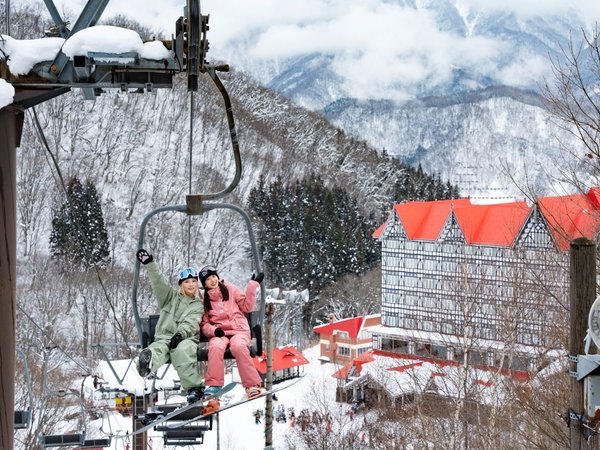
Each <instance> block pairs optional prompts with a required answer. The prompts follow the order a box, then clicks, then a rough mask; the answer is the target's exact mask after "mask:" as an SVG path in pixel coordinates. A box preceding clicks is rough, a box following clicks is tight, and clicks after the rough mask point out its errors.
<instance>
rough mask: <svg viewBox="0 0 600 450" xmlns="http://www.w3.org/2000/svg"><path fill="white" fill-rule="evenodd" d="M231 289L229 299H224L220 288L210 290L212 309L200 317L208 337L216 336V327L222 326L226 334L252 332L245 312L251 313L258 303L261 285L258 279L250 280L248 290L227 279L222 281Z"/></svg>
mask: <svg viewBox="0 0 600 450" xmlns="http://www.w3.org/2000/svg"><path fill="white" fill-rule="evenodd" d="M222 283H224V284H225V286H226V287H227V290H228V291H229V300H226V301H223V294H221V290H220V289H219V288H215V289H211V290H209V291H208V298H209V299H210V306H211V308H210V310H209V311H205V312H204V314H203V315H202V318H201V319H200V329H201V330H202V334H204V336H206V337H207V338H211V337H214V336H215V329H216V328H221V329H222V330H223V331H224V332H225V336H231V335H234V334H237V333H239V332H247V333H248V334H250V326H249V325H248V320H247V319H246V316H245V315H244V313H249V312H250V311H252V310H253V309H254V306H255V305H256V291H257V290H258V288H259V287H260V284H258V283H257V282H256V281H253V280H250V281H248V284H247V285H246V292H245V293H244V292H242V290H241V289H240V288H239V287H237V286H235V285H233V284H231V283H228V282H226V281H222Z"/></svg>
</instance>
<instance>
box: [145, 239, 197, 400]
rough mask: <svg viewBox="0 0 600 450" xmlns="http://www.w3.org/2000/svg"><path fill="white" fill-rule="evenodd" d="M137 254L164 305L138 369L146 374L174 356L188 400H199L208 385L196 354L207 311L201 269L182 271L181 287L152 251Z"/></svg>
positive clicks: (172, 359) (180, 276) (161, 304)
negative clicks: (201, 292) (202, 297)
mask: <svg viewBox="0 0 600 450" xmlns="http://www.w3.org/2000/svg"><path fill="white" fill-rule="evenodd" d="M136 257H137V259H138V260H139V261H140V262H141V263H142V264H143V265H144V267H146V269H147V270H148V276H149V278H150V284H151V285H152V290H153V292H154V295H155V296H156V299H157V301H158V306H159V307H160V317H159V319H158V323H157V324H156V332H155V335H154V342H152V343H151V344H150V345H149V346H148V347H146V348H145V349H143V350H142V351H141V352H140V355H139V357H138V365H137V369H138V372H139V374H140V375H141V376H142V377H146V376H148V375H149V374H150V373H153V372H155V371H156V370H157V369H158V368H159V367H161V366H162V365H163V364H165V363H166V362H167V361H168V359H169V358H170V359H171V363H172V364H173V367H175V370H177V374H178V375H179V378H180V380H181V387H183V388H184V389H185V390H186V391H187V392H188V397H187V400H188V402H190V403H193V402H196V401H198V400H200V399H201V398H202V396H203V388H204V383H203V380H202V377H200V373H199V371H198V360H197V356H196V349H197V347H198V342H199V334H198V321H199V320H200V317H201V316H202V313H203V312H204V308H203V305H202V302H201V301H200V299H199V297H198V272H197V270H196V269H195V268H193V267H188V268H186V269H183V270H182V271H180V272H179V288H174V287H172V286H171V285H170V283H169V282H168V280H167V279H166V278H165V276H164V275H163V274H162V273H161V272H160V269H159V267H158V264H157V263H155V262H154V258H153V257H152V255H151V254H150V253H148V252H147V251H146V250H145V249H140V250H138V252H137V254H136Z"/></svg>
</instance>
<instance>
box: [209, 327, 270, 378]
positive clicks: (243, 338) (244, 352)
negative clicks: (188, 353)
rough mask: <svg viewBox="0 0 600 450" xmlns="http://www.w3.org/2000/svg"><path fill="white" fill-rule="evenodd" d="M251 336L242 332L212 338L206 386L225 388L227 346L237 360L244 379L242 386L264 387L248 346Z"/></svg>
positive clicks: (241, 376)
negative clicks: (224, 360)
mask: <svg viewBox="0 0 600 450" xmlns="http://www.w3.org/2000/svg"><path fill="white" fill-rule="evenodd" d="M249 343H250V336H249V335H248V332H247V331H242V332H240V333H238V334H234V335H232V336H223V337H216V336H215V337H212V338H210V340H209V341H208V369H207V370H206V375H205V376H204V385H205V386H223V385H224V384H225V364H224V362H223V359H224V355H225V350H226V349H227V344H229V348H230V350H231V354H232V355H233V357H234V358H235V362H236V363H237V368H238V371H239V373H240V378H241V379H242V386H244V387H250V386H255V385H262V379H261V377H260V375H259V374H258V372H257V370H256V368H255V367H254V364H253V363H252V358H251V357H250V352H249V351H248V344H249Z"/></svg>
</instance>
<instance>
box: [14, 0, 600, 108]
mask: <svg viewBox="0 0 600 450" xmlns="http://www.w3.org/2000/svg"><path fill="white" fill-rule="evenodd" d="M18 1H19V0H12V2H13V3H17V2H18ZM21 1H25V0H21ZM28 1H36V0H28ZM37 1H39V3H41V4H42V6H43V1H42V0H37ZM432 1H435V0H432ZM398 3H401V1H393V0H387V1H384V0H203V1H202V2H201V10H202V13H203V14H210V31H209V35H208V36H209V41H210V52H209V59H210V60H214V59H219V58H221V59H224V60H226V61H227V62H229V63H231V64H233V65H235V63H236V62H238V64H243V63H244V62H243V61H242V60H241V58H240V56H239V54H237V55H235V54H232V53H231V45H230V42H231V41H233V40H238V41H239V40H245V41H251V42H252V44H251V45H250V47H248V49H247V52H246V53H245V54H244V55H245V56H248V57H251V58H253V59H254V61H255V62H256V61H261V60H263V59H265V60H269V59H272V58H285V57H288V56H299V55H303V54H309V53H312V52H316V51H318V52H321V53H325V54H328V55H332V56H333V57H334V64H333V69H334V70H335V71H336V72H337V73H338V74H343V78H344V79H345V82H346V84H347V87H351V89H352V91H353V92H354V94H355V95H356V96H357V97H359V98H360V97H384V96H386V95H387V96H389V95H390V88H392V87H393V86H394V84H397V80H403V83H404V84H405V85H411V84H413V85H416V84H417V83H420V82H424V81H425V82H427V83H430V84H432V85H435V84H437V83H443V82H444V81H446V80H447V79H448V78H449V77H450V75H451V73H452V70H453V69H455V68H456V67H457V66H460V67H464V68H466V69H468V70H471V71H475V72H481V73H483V74H494V76H495V77H497V79H498V80H499V81H501V82H507V84H513V85H514V84H517V85H518V84H520V83H522V84H527V82H529V81H531V80H532V79H534V80H537V79H540V78H541V77H542V76H543V75H544V74H547V73H548V69H549V63H548V61H547V58H546V57H545V55H531V54H526V53H524V52H521V53H519V54H515V55H514V58H513V59H514V63H513V64H512V65H510V66H509V67H503V68H502V69H500V68H498V67H497V66H496V63H497V58H498V57H499V56H500V55H502V54H503V53H504V54H505V52H507V51H513V50H512V49H511V50H507V48H506V44H505V43H503V42H501V41H499V40H498V39H493V40H492V39H489V38H484V37H481V36H466V37H465V36H459V35H457V34H455V33H450V32H448V31H441V30H439V28H438V26H437V24H436V22H435V20H434V17H433V16H432V14H431V13H430V12H429V11H427V10H423V9H418V10H415V9H404V8H403V7H402V6H400V5H398ZM454 3H455V4H457V5H459V6H460V10H461V13H465V14H464V15H465V16H466V13H467V11H469V10H470V11H474V10H475V11H479V12H487V11H491V10H502V11H512V12H514V13H515V14H517V16H518V17H520V18H523V19H526V18H529V17H532V16H539V17H546V16H550V15H559V16H563V17H569V18H570V17H572V18H574V19H575V18H577V19H581V20H584V21H585V22H586V23H587V24H588V25H590V26H591V25H592V24H593V23H594V22H595V21H598V20H599V19H600V0H454ZM55 4H56V5H57V8H58V10H59V11H63V8H67V9H69V10H71V11H75V12H76V14H77V12H79V11H81V9H82V8H83V5H84V4H85V1H84V0H55ZM184 6H185V1H184V0H111V1H110V2H109V4H108V6H107V8H106V10H105V13H104V15H103V18H108V17H111V16H113V15H115V14H117V13H120V14H124V15H128V16H130V17H133V18H135V19H136V20H138V21H139V22H141V23H145V24H148V25H150V26H152V27H155V28H156V29H160V30H162V31H163V32H165V33H166V34H167V35H171V34H172V33H173V32H174V23H175V20H176V19H177V18H178V17H179V16H180V15H182V14H183V7H184ZM577 16H578V17H577ZM467 22H468V21H467ZM511 57H512V54H511ZM232 58H235V59H234V60H232ZM246 63H247V61H246ZM374 68H378V69H381V68H385V70H373V69H374ZM366 73H368V74H369V77H365V74H366ZM395 95H396V97H397V98H398V99H401V98H402V92H401V91H396V94H395Z"/></svg>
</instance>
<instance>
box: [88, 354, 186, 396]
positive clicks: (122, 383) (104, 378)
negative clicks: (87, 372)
mask: <svg viewBox="0 0 600 450" xmlns="http://www.w3.org/2000/svg"><path fill="white" fill-rule="evenodd" d="M135 364H136V363H135V360H131V359H119V360H114V361H111V362H110V364H109V363H108V361H104V360H102V361H100V363H99V368H100V373H101V380H100V381H101V382H102V387H103V388H104V389H107V390H124V391H126V392H129V393H131V394H134V395H138V396H140V395H143V394H145V393H148V392H150V389H151V387H152V382H153V381H154V380H151V379H148V380H144V379H143V378H142V377H140V375H139V374H138V372H137V369H136V366H135ZM111 365H112V369H114V372H113V370H111ZM115 373H116V375H115ZM157 376H158V377H159V378H157V379H156V384H155V388H156V389H157V390H161V389H173V388H174V387H175V386H176V385H178V384H179V375H177V371H176V370H175V369H174V368H173V366H172V365H171V364H165V365H164V366H162V367H161V368H159V369H158V370H157Z"/></svg>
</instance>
